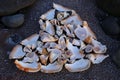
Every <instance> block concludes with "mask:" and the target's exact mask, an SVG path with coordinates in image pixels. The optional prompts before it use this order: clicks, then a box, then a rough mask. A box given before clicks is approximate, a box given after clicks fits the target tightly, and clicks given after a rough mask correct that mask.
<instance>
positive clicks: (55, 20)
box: [50, 19, 60, 25]
mask: <svg viewBox="0 0 120 80" xmlns="http://www.w3.org/2000/svg"><path fill="white" fill-rule="evenodd" d="M50 22H51V24H53V25H60V21H58V20H57V19H52V20H50Z"/></svg>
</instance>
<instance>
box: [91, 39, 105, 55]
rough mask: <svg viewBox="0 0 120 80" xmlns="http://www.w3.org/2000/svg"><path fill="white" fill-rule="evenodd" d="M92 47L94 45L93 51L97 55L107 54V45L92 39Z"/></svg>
mask: <svg viewBox="0 0 120 80" xmlns="http://www.w3.org/2000/svg"><path fill="white" fill-rule="evenodd" d="M92 45H93V51H94V52H95V53H105V52H106V50H107V47H106V46H105V45H102V44H101V43H100V42H98V41H96V40H94V39H92Z"/></svg>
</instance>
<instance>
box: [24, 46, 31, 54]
mask: <svg viewBox="0 0 120 80" xmlns="http://www.w3.org/2000/svg"><path fill="white" fill-rule="evenodd" d="M23 51H24V52H25V53H31V52H32V49H31V48H29V47H26V46H25V47H24V48H23Z"/></svg>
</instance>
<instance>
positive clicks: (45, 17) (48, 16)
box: [40, 9, 55, 20]
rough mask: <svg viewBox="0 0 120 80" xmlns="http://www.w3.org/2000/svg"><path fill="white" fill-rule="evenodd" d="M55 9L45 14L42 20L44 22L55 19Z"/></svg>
mask: <svg viewBox="0 0 120 80" xmlns="http://www.w3.org/2000/svg"><path fill="white" fill-rule="evenodd" d="M54 15H55V9H51V10H49V11H48V12H47V13H45V14H43V15H42V16H41V17H40V18H41V19H44V20H51V19H54Z"/></svg>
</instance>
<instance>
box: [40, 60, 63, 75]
mask: <svg viewBox="0 0 120 80" xmlns="http://www.w3.org/2000/svg"><path fill="white" fill-rule="evenodd" d="M62 68H63V64H59V63H58V62H57V61H56V62H54V63H49V64H48V65H47V66H44V65H42V66H41V72H44V73H56V72H60V71H61V70H62Z"/></svg>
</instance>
